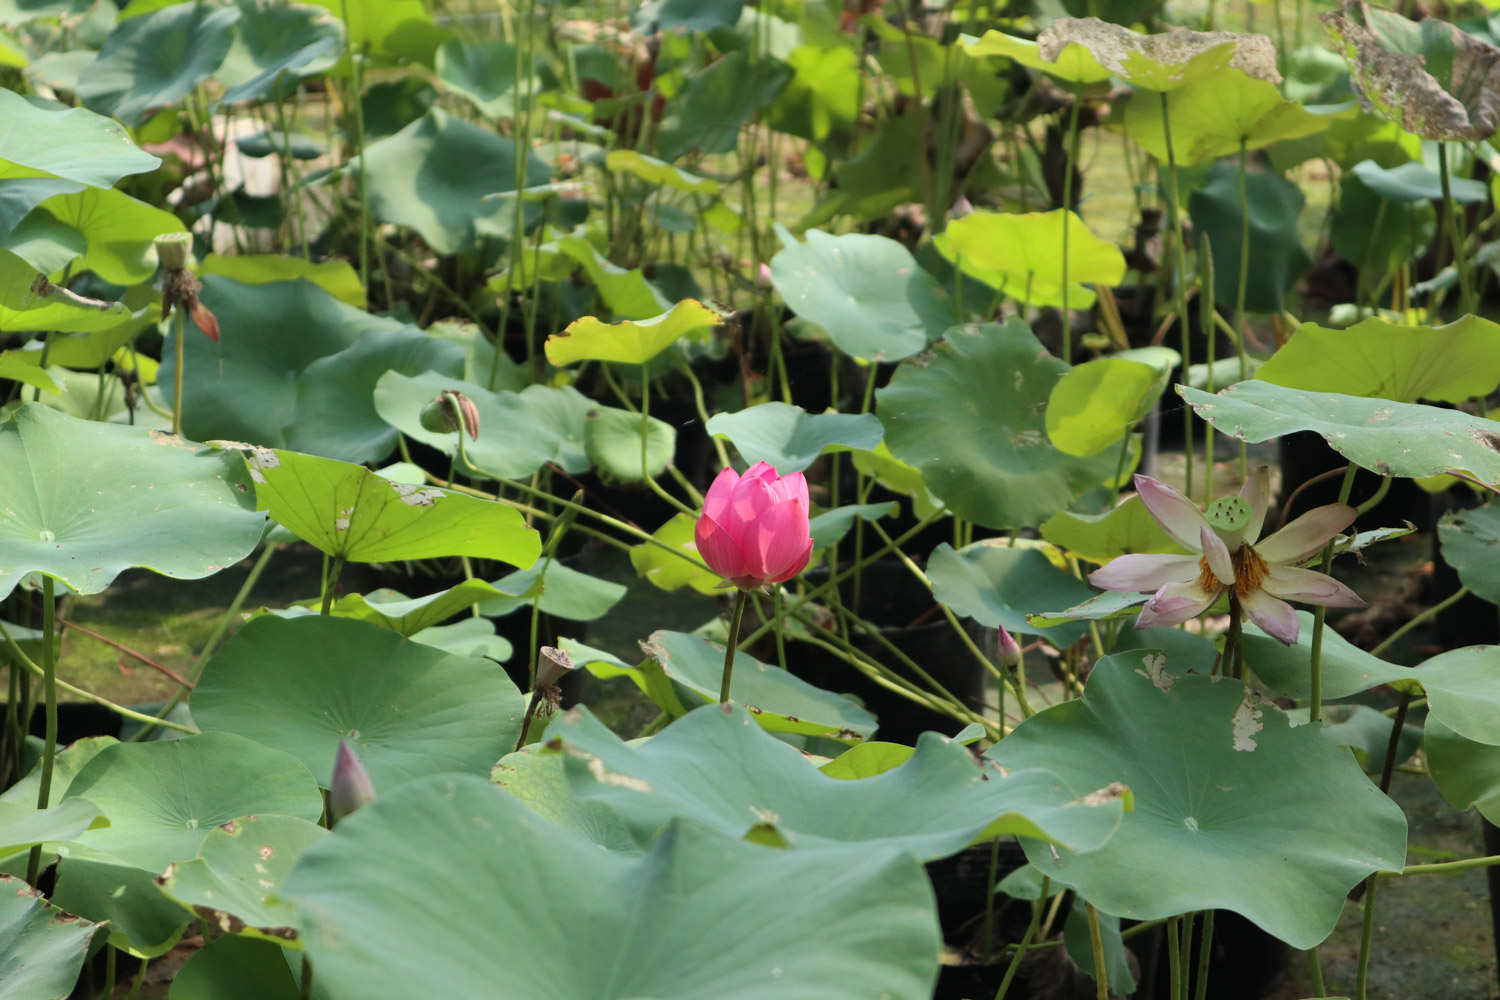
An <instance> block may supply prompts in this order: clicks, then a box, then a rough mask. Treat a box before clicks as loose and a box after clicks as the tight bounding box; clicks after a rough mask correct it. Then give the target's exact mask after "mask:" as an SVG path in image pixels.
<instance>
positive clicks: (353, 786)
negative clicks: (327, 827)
mask: <svg viewBox="0 0 1500 1000" xmlns="http://www.w3.org/2000/svg"><path fill="white" fill-rule="evenodd" d="M373 801H375V785H374V783H373V782H371V781H370V774H369V772H368V771H366V770H365V766H364V765H363V764H361V763H360V760H359V757H358V756H356V755H355V753H354V750H353V748H352V747H350V746H349V744H348V742H347V741H345V740H339V749H338V755H337V756H336V757H334V759H333V780H332V781H330V782H329V783H328V816H329V819H330V821H331V822H333V823H337V822H338V821H339V820H341V819H343V818H344V817H345V816H347V815H349V814H350V813H352V812H354V811H355V810H356V809H359V808H361V807H362V806H367V805H369V804H370V803H371V802H373Z"/></svg>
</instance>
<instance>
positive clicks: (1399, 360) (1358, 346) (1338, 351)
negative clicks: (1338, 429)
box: [1255, 315, 1500, 403]
mask: <svg viewBox="0 0 1500 1000" xmlns="http://www.w3.org/2000/svg"><path fill="white" fill-rule="evenodd" d="M1255 377H1256V378H1258V379H1262V380H1264V381H1266V382H1274V383H1275V384H1277V385H1284V386H1287V387H1289V388H1293V389H1308V390H1314V391H1318V392H1341V393H1346V394H1347V395H1350V396H1378V397H1380V398H1381V399H1392V400H1396V401H1397V402H1401V403H1414V402H1416V401H1417V400H1419V399H1431V400H1436V401H1439V402H1444V403H1461V402H1463V401H1464V400H1466V399H1469V398H1470V397H1472V396H1487V395H1489V394H1490V393H1491V392H1493V391H1494V389H1495V387H1496V386H1497V385H1500V325H1497V324H1495V323H1492V322H1490V321H1489V320H1487V319H1482V318H1480V317H1478V316H1472V315H1471V316H1465V317H1463V318H1462V319H1459V320H1457V321H1455V322H1452V323H1449V324H1448V325H1447V326H1439V327H1430V326H1405V325H1399V324H1396V323H1391V322H1388V321H1386V320H1383V319H1380V318H1378V317H1374V316H1372V317H1370V318H1369V319H1365V320H1361V321H1360V322H1358V323H1356V324H1355V325H1353V326H1351V327H1349V328H1348V329H1347V330H1331V329H1328V328H1327V327H1322V326H1318V325H1317V324H1316V323H1303V324H1302V325H1301V326H1299V327H1297V329H1296V331H1295V332H1294V333H1293V334H1292V336H1291V337H1290V338H1289V339H1288V340H1287V342H1286V343H1285V344H1283V345H1282V347H1281V349H1280V350H1278V351H1277V352H1276V353H1275V354H1273V355H1272V356H1271V357H1270V359H1269V360H1268V361H1266V363H1265V364H1263V365H1261V367H1260V369H1259V370H1258V371H1257V372H1256V375H1255Z"/></svg>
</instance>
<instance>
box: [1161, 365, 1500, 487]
mask: <svg viewBox="0 0 1500 1000" xmlns="http://www.w3.org/2000/svg"><path fill="white" fill-rule="evenodd" d="M1178 391H1179V392H1180V393H1181V395H1182V397H1183V398H1184V399H1186V400H1187V402H1188V405H1190V406H1191V407H1192V408H1193V410H1194V411H1195V412H1196V413H1197V414H1198V416H1200V417H1202V418H1203V419H1204V420H1206V421H1208V422H1209V423H1211V424H1213V425H1214V427H1216V428H1217V429H1218V430H1219V431H1220V432H1221V433H1223V434H1229V435H1231V436H1233V437H1237V438H1239V439H1240V440H1242V441H1248V442H1250V443H1251V444H1256V443H1258V442H1261V441H1268V440H1270V439H1271V438H1274V437H1280V436H1281V435H1283V434H1292V433H1295V432H1296V431H1313V432H1315V433H1316V434H1318V436H1320V437H1321V438H1323V440H1324V441H1327V442H1328V445H1329V447H1331V448H1332V449H1333V450H1334V451H1336V452H1338V453H1339V454H1341V455H1343V456H1344V457H1345V458H1347V459H1349V460H1350V461H1351V462H1354V463H1355V464H1357V465H1360V466H1362V467H1364V468H1366V469H1370V470H1372V471H1374V472H1378V473H1380V474H1381V475H1390V476H1405V477H1412V478H1416V477H1420V476H1434V475H1437V474H1438V473H1440V472H1453V473H1457V472H1462V473H1465V474H1467V475H1469V476H1472V477H1474V478H1475V479H1477V480H1479V481H1480V482H1481V483H1485V484H1487V485H1490V486H1500V423H1496V422H1495V421H1493V420H1486V419H1484V418H1482V417H1475V416H1470V415H1469V414H1467V413H1463V412H1462V411H1459V410H1444V409H1438V408H1437V407H1434V406H1422V405H1420V404H1414V403H1395V402H1391V401H1389V400H1384V399H1362V398H1360V397H1357V396H1346V395H1343V394H1340V393H1335V392H1309V391H1306V390H1303V389H1289V388H1284V387H1282V386H1278V385H1272V384H1271V383H1269V382H1263V381H1260V380H1258V379H1251V380H1249V381H1246V382H1241V383H1239V384H1238V385H1232V386H1230V387H1229V388H1228V389H1225V390H1224V391H1222V392H1220V393H1217V394H1215V395H1210V394H1208V393H1206V392H1201V391H1199V390H1197V389H1189V388H1181V389H1179V390H1178Z"/></svg>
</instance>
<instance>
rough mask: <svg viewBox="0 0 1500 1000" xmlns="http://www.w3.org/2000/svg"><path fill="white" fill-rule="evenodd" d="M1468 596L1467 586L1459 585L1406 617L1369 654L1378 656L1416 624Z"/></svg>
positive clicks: (1438, 613)
mask: <svg viewBox="0 0 1500 1000" xmlns="http://www.w3.org/2000/svg"><path fill="white" fill-rule="evenodd" d="M1468 596H1469V588H1468V587H1459V588H1458V590H1456V591H1454V592H1453V593H1452V594H1449V595H1448V596H1447V597H1445V598H1443V599H1442V600H1441V601H1439V602H1437V603H1436V604H1434V605H1433V606H1432V607H1430V608H1426V609H1424V610H1423V611H1421V612H1420V613H1418V614H1416V615H1414V616H1413V617H1412V618H1410V619H1408V620H1407V621H1406V622H1405V623H1404V624H1402V626H1401V627H1400V628H1398V629H1396V631H1394V632H1392V633H1391V634H1390V635H1388V636H1386V637H1385V638H1384V639H1383V640H1382V641H1381V642H1380V644H1379V645H1378V646H1376V647H1375V648H1374V649H1372V650H1370V655H1371V656H1379V655H1380V654H1381V653H1383V652H1385V651H1386V650H1387V649H1390V648H1391V646H1392V645H1393V644H1394V643H1395V642H1396V640H1398V639H1400V638H1401V637H1402V636H1403V635H1405V634H1406V633H1408V632H1410V631H1411V630H1412V629H1414V628H1416V627H1417V626H1418V625H1421V624H1423V623H1424V622H1426V621H1427V620H1428V619H1429V618H1433V617H1436V616H1437V615H1440V614H1442V613H1443V612H1444V611H1447V610H1448V609H1449V608H1451V607H1453V605H1455V604H1457V603H1458V602H1459V601H1461V600H1463V599H1464V598H1465V597H1468Z"/></svg>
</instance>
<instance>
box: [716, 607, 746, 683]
mask: <svg viewBox="0 0 1500 1000" xmlns="http://www.w3.org/2000/svg"><path fill="white" fill-rule="evenodd" d="M749 597H750V594H749V592H748V591H745V590H740V591H739V592H738V594H737V595H736V596H735V600H734V616H733V617H732V618H730V620H729V641H728V642H726V643H725V644H724V680H723V681H722V682H721V683H720V684H719V704H720V705H725V704H728V702H729V679H730V677H731V675H733V673H734V649H735V646H737V645H738V644H739V641H740V622H742V621H743V620H744V618H745V604H746V602H747V601H748V600H749Z"/></svg>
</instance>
